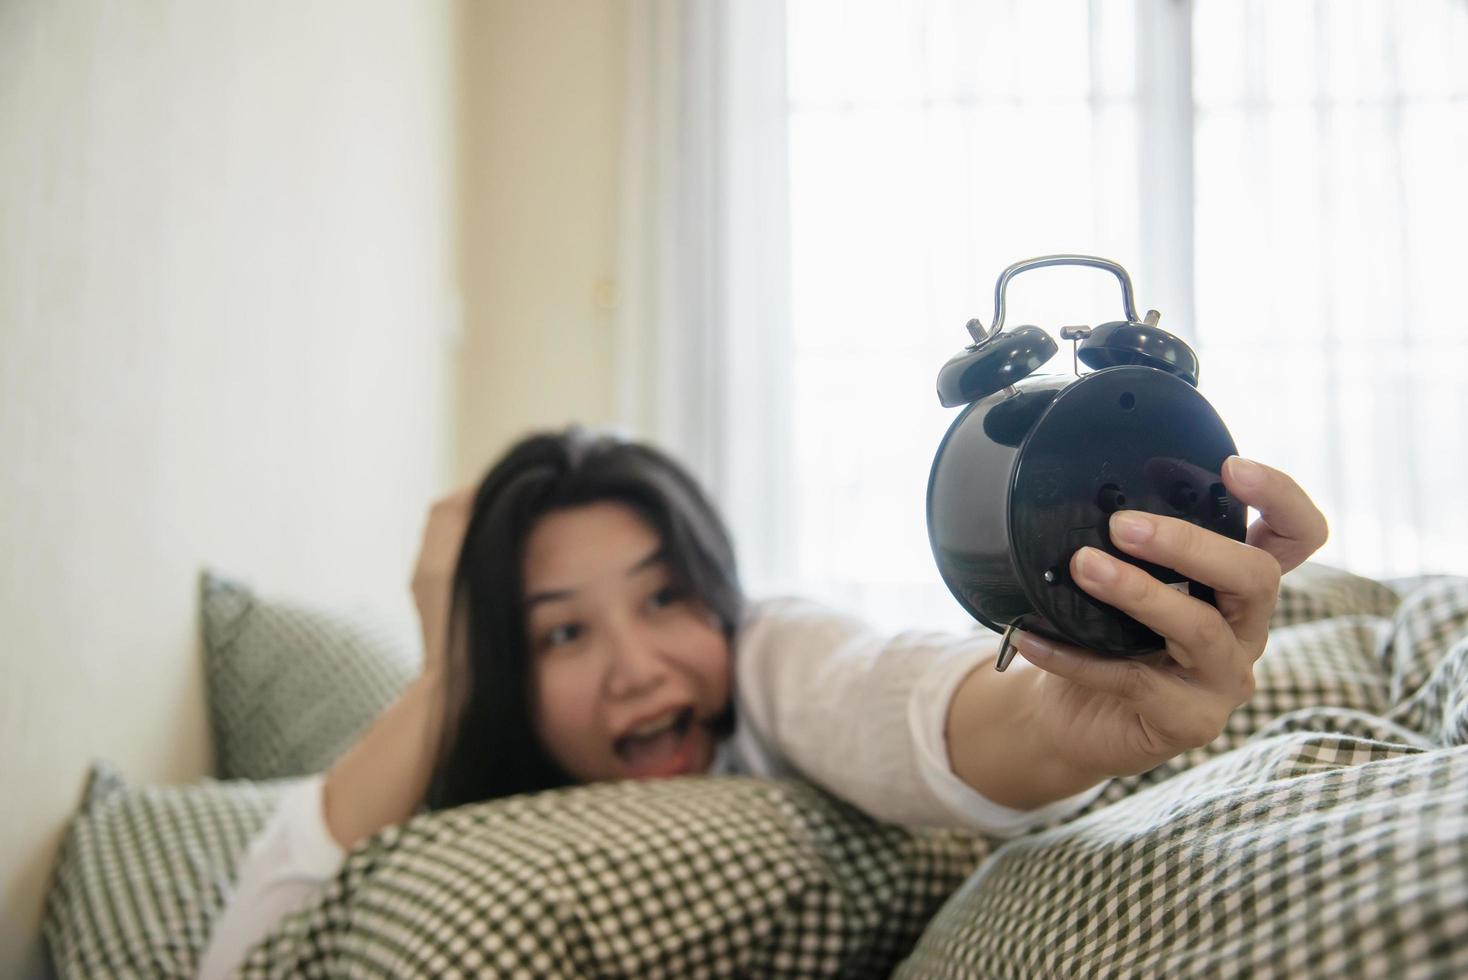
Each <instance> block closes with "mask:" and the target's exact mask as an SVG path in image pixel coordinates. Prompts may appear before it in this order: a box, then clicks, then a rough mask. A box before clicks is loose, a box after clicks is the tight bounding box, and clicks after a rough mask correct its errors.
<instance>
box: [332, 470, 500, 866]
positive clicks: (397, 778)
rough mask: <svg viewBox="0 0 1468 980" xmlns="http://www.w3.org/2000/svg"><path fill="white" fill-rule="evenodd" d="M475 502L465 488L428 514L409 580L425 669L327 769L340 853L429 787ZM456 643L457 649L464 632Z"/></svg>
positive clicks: (392, 819) (403, 814)
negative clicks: (458, 570) (452, 614)
mask: <svg viewBox="0 0 1468 980" xmlns="http://www.w3.org/2000/svg"><path fill="white" fill-rule="evenodd" d="M473 502H474V489H473V488H472V487H471V488H468V489H465V490H461V491H459V492H458V493H455V494H452V495H451V496H448V497H445V498H444V499H443V500H440V501H438V502H437V503H436V504H434V505H433V507H432V508H431V509H430V510H429V512H428V523H427V526H426V528H425V529H424V532H423V545H422V548H421V549H420V551H419V554H418V562H417V565H416V567H415V568H414V570H413V584H412V588H413V600H414V604H415V605H416V606H417V609H418V620H419V624H420V626H421V627H422V632H423V673H422V674H421V675H420V676H419V677H418V678H417V680H415V681H414V682H413V684H412V685H410V686H409V687H408V689H407V690H406V691H404V692H403V694H402V696H401V697H400V698H398V700H397V701H395V702H394V703H393V704H392V705H391V706H390V707H388V709H387V710H386V711H384V712H383V713H382V714H381V715H380V716H379V717H378V719H377V721H376V722H374V723H373V725H372V727H371V728H369V729H368V730H367V732H366V734H364V735H363V736H362V738H361V739H359V740H358V741H357V743H356V744H355V745H353V746H352V748H351V749H349V750H348V751H347V753H346V754H345V755H343V756H342V757H341V759H339V760H338V761H337V763H336V764H335V765H334V766H332V767H331V769H330V770H329V771H328V772H327V774H326V783H325V788H324V790H323V794H322V796H323V801H322V807H323V810H324V816H325V820H326V826H327V828H328V829H329V830H330V832H331V836H332V837H333V838H334V839H335V840H336V842H337V843H338V844H339V845H340V846H341V848H342V849H343V850H351V849H352V847H354V846H355V845H356V844H357V843H358V842H359V841H362V840H364V839H366V838H368V837H371V836H372V835H373V834H375V833H377V832H378V831H379V830H381V829H382V828H384V827H388V826H391V825H393V824H396V823H402V822H403V821H404V820H407V819H408V818H409V817H410V816H412V815H413V813H414V811H416V810H417V809H418V806H419V805H420V804H421V803H422V802H423V798H424V795H425V794H426V793H427V791H428V782H429V779H430V778H431V777H432V774H433V767H434V762H435V760H436V758H437V755H438V750H439V744H440V740H441V737H442V733H443V726H444V715H445V712H446V711H447V710H448V709H447V706H446V691H445V689H444V683H445V677H446V676H447V674H448V671H447V669H446V666H445V661H446V660H447V656H446V653H445V647H446V645H447V643H448V637H449V628H448V627H449V610H450V607H451V605H452V601H453V588H454V566H455V564H456V563H457V562H458V557H459V550H460V547H461V545H462V544H463V540H464V530H465V528H466V527H467V526H468V523H469V514H470V512H471V509H472V507H473ZM457 646H459V647H462V633H460V639H459V641H458V643H457Z"/></svg>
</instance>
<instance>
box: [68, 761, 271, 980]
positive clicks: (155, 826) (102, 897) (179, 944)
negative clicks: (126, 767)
mask: <svg viewBox="0 0 1468 980" xmlns="http://www.w3.org/2000/svg"><path fill="white" fill-rule="evenodd" d="M278 792H279V784H275V783H249V782H235V783H216V782H207V783H203V784H200V785H196V786H153V787H146V788H143V789H138V790H129V789H127V788H126V786H125V785H124V784H123V782H122V779H121V778H120V777H119V776H118V775H117V773H116V772H115V771H114V770H113V769H112V768H111V767H110V766H108V765H107V764H106V763H98V764H96V765H94V766H93V768H92V774H91V777H90V779H89V781H88V786H87V790H86V793H85V796H84V799H83V801H82V806H81V810H80V811H79V812H78V813H77V815H76V816H75V817H74V818H73V819H72V822H71V825H70V827H68V829H67V832H66V837H65V839H64V840H63V842H62V845H61V852H60V854H59V855H58V856H57V859H56V867H55V871H54V872H53V875H52V881H51V889H50V892H49V893H48V895H47V899H46V916H45V925H44V931H45V936H46V943H47V946H48V947H49V948H50V951H51V958H52V961H53V964H54V965H55V967H56V972H57V974H58V975H59V976H61V977H63V978H70V977H77V978H83V977H86V978H90V977H191V976H193V974H194V970H195V968H196V964H197V960H198V956H199V953H200V951H201V950H202V949H203V946H204V942H205V938H206V936H207V935H208V931H209V926H210V923H211V922H213V920H214V918H215V916H216V915H218V913H219V910H220V909H221V908H222V906H223V901H224V895H225V887H226V882H227V879H228V877H229V874H230V872H231V869H233V868H234V867H235V864H236V862H237V861H238V860H239V858H240V856H241V855H242V854H243V853H244V850H245V847H246V846H247V844H248V842H249V840H250V838H251V837H253V836H254V835H255V833H256V832H257V831H258V830H259V829H260V828H261V827H263V826H264V824H265V820H266V818H267V817H268V816H269V814H270V812H271V811H272V810H273V809H274V808H275V800H276V795H277V793H278Z"/></svg>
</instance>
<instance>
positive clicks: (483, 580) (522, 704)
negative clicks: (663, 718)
mask: <svg viewBox="0 0 1468 980" xmlns="http://www.w3.org/2000/svg"><path fill="white" fill-rule="evenodd" d="M602 501H611V502H617V503H622V504H626V505H627V506H629V507H631V508H632V509H633V510H634V511H636V513H637V514H638V515H639V516H640V517H641V518H642V519H643V520H645V521H646V522H647V523H648V525H649V526H650V527H651V528H652V529H653V530H654V531H655V532H656V533H657V535H658V538H659V539H660V542H661V544H662V553H663V556H664V558H665V560H666V561H667V563H668V567H669V570H670V573H671V574H672V576H673V578H674V581H675V583H676V584H677V585H679V586H680V587H681V588H683V589H685V590H687V592H688V593H689V595H690V596H691V597H692V598H693V599H694V600H696V601H698V602H701V603H702V604H703V606H704V607H705V608H706V609H707V610H708V611H709V612H711V613H712V614H713V615H714V616H715V617H716V618H717V619H718V622H719V624H720V626H721V627H722V629H723V631H724V635H725V636H726V638H728V639H729V640H730V641H731V643H732V641H733V637H734V631H735V629H736V627H737V625H738V623H739V617H740V613H741V610H742V606H743V594H742V593H741V591H740V588H739V578H738V574H737V571H736V568H735V563H734V548H733V545H732V543H731V542H730V539H729V533H728V531H727V530H726V529H725V527H724V523H723V521H722V520H721V519H720V518H719V515H718V513H717V512H716V511H715V510H714V507H713V505H712V504H711V503H710V502H709V500H708V498H707V497H706V496H705V495H704V493H703V491H702V490H700V489H699V487H698V484H697V483H696V482H695V481H694V480H693V478H692V477H691V476H689V474H688V473H687V472H686V471H685V470H684V469H683V468H682V467H680V466H679V465H678V464H677V463H675V462H674V461H673V460H672V459H670V458H669V457H668V456H666V455H664V454H663V453H661V452H659V451H657V450H656V449H653V448H652V447H650V446H647V445H644V444H641V443H636V442H629V441H626V440H622V439H619V438H617V437H615V436H610V435H605V434H595V433H589V432H587V431H585V430H582V429H578V428H572V429H568V430H566V431H564V432H557V433H543V434H537V435H532V436H529V437H527V438H525V439H522V440H521V441H520V442H519V443H517V444H516V445H514V446H513V447H511V449H510V450H509V451H508V452H507V453H506V454H505V455H504V456H503V457H501V459H500V460H499V462H497V463H496V464H495V465H494V466H493V467H491V468H490V470H489V472H488V473H487V474H486V475H485V477H484V479H483V481H482V482H481V483H480V485H479V489H478V491H477V493H476V494H475V497H474V508H473V512H472V514H471V516H470V518H469V525H468V528H467V530H466V531H465V533H464V543H463V546H462V549H461V550H460V553H459V561H458V565H457V566H456V568H455V570H454V603H453V609H454V612H453V614H452V616H451V618H450V624H449V631H448V634H449V635H448V644H449V645H448V654H449V655H448V657H447V667H448V674H447V682H446V684H445V690H446V692H447V693H446V699H447V703H446V705H445V717H446V719H447V723H446V725H445V731H444V738H443V742H442V744H441V746H440V749H439V753H438V759H437V761H436V764H435V766H434V772H433V775H432V777H431V779H430V782H429V786H428V793H427V799H426V803H427V805H428V807H429V808H430V809H433V810H439V809H444V808H446V807H452V806H458V805H460V804H464V803H471V802H476V801H479V800H488V799H494V798H497V797H501V796H510V795H513V794H516V793H529V792H535V791H538V790H543V789H551V788H554V787H557V786H565V785H569V784H570V783H572V782H574V781H575V780H573V779H572V778H571V777H570V776H569V775H568V774H567V773H566V772H565V770H564V769H562V768H561V767H560V766H559V765H557V764H556V762H555V761H554V760H553V759H552V758H551V757H550V754H549V752H547V751H546V749H545V747H544V746H543V745H542V744H541V741H540V739H539V738H538V737H537V736H536V734H535V730H534V724H533V723H534V719H533V717H532V709H531V701H532V697H531V696H532V693H533V692H532V689H531V686H532V680H533V675H532V670H531V657H530V645H529V640H528V637H527V635H526V623H525V605H524V598H525V597H524V582H523V581H522V579H523V575H522V564H523V561H524V554H525V541H526V538H527V537H528V536H529V534H530V531H531V529H532V528H533V527H534V526H535V523H536V521H537V520H539V518H540V517H542V516H543V515H545V514H547V513H549V512H551V511H555V510H561V509H565V508H569V507H577V506H581V505H584V504H591V503H597V502H602ZM460 631H463V635H464V640H465V641H466V642H465V643H464V644H463V645H460V644H459V643H458V642H457V640H458V635H459V632H460ZM465 649H467V654H468V655H467V657H466V656H462V655H460V656H455V655H454V653H455V651H456V650H465ZM731 720H732V715H729V717H727V718H726V719H724V725H725V728H726V729H727V727H728V725H729V724H730V723H731Z"/></svg>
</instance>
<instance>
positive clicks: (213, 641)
mask: <svg viewBox="0 0 1468 980" xmlns="http://www.w3.org/2000/svg"><path fill="white" fill-rule="evenodd" d="M200 600H201V611H202V618H203V623H204V647H205V658H206V659H205V673H206V675H207V685H208V690H209V715H210V720H211V724H212V726H213V729H214V746H215V755H216V775H218V776H219V777H220V778H221V779H277V778H284V777H288V776H304V775H309V774H311V773H316V772H320V771H322V770H323V769H326V768H327V767H329V766H330V765H331V764H332V762H334V761H335V760H336V758H337V756H339V755H340V754H341V753H342V752H344V751H346V750H347V749H348V748H349V747H350V746H351V745H352V743H353V742H354V741H356V739H357V736H358V735H359V734H361V732H362V730H363V729H365V728H366V727H367V726H368V725H369V724H370V723H371V722H372V720H373V719H374V718H376V717H377V715H378V714H379V713H381V711H382V709H383V708H385V707H387V705H388V704H390V703H391V702H392V701H393V700H394V699H395V698H396V697H397V696H398V695H399V694H400V693H401V692H402V690H403V688H405V687H406V686H407V685H408V683H409V682H410V681H411V680H412V679H413V677H414V676H415V675H416V674H417V672H418V669H419V662H420V656H421V655H420V652H419V643H418V641H417V640H416V639H415V634H414V632H413V624H412V623H411V622H410V621H408V620H407V619H401V618H393V617H391V616H388V615H385V614H382V613H378V612H373V611H368V610H357V611H350V612H349V611H344V610H333V609H327V608H319V607H313V606H309V605H305V604H302V603H295V602H286V601H278V600H273V599H267V598H262V597H260V596H258V595H256V594H255V593H254V592H253V591H252V590H251V589H250V588H249V587H248V586H246V585H243V584H241V583H239V582H234V581H231V580H229V579H225V578H221V577H219V576H216V575H213V574H211V573H208V572H206V573H205V574H204V576H203V578H202V580H201V596H200Z"/></svg>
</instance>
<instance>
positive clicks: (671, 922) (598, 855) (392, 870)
mask: <svg viewBox="0 0 1468 980" xmlns="http://www.w3.org/2000/svg"><path fill="white" fill-rule="evenodd" d="M281 786H282V784H281V783H279V782H273V783H253V782H244V781H241V782H230V783H219V782H206V783H202V784H198V785H194V786H180V787H152V788H145V789H141V790H128V789H126V788H125V787H123V786H122V785H121V782H120V780H118V779H117V777H116V775H115V773H113V772H112V771H111V769H110V768H109V767H107V766H106V765H105V764H99V765H98V766H96V767H95V769H94V774H93V777H92V780H91V787H90V788H89V790H88V793H87V799H86V801H85V802H84V803H83V805H82V808H81V811H80V812H79V813H78V814H77V816H76V817H75V819H74V820H73V821H72V824H71V826H70V828H69V829H68V831H67V834H66V838H65V840H64V842H63V844H62V849H61V853H60V856H59V858H58V863H57V868H56V871H55V873H54V876H53V883H52V888H51V892H50V895H49V897H48V901H47V912H46V921H45V934H46V938H47V942H48V944H49V946H50V948H51V951H52V957H53V960H54V962H55V966H56V968H57V973H58V975H59V976H60V977H61V978H62V980H70V978H83V977H86V978H90V977H116V976H140V977H163V978H172V977H178V978H184V977H192V976H193V974H194V971H195V969H196V968H197V963H198V958H199V956H200V955H201V954H202V951H203V948H204V946H205V944H206V941H207V936H208V931H209V927H210V924H211V923H212V922H213V921H214V919H215V918H216V917H217V916H218V914H219V911H220V909H221V908H222V906H223V901H224V896H225V894H226V891H227V882H228V880H229V879H230V878H232V877H233V874H234V869H235V867H236V864H237V862H238V861H239V859H240V857H241V855H242V854H243V852H244V850H245V848H246V846H247V845H248V841H249V839H250V837H251V836H252V835H253V834H255V833H256V832H257V831H258V830H259V828H260V827H262V826H263V825H264V822H265V820H266V819H267V817H268V815H269V813H270V812H271V811H272V810H273V808H274V806H275V801H276V798H277V795H278V793H279V791H280V789H281ZM988 846H989V845H988V843H987V842H986V841H985V840H984V839H983V838H979V837H974V836H971V835H967V834H961V833H956V832H944V831H908V830H903V829H901V828H897V827H893V826H889V825H885V824H879V823H876V822H874V821H872V820H871V819H869V818H867V817H866V816H864V815H862V814H861V813H859V812H858V811H856V810H855V809H853V808H851V807H849V806H847V805H845V804H843V803H841V802H839V801H837V800H835V799H833V798H831V797H829V796H827V795H825V794H823V793H821V792H820V791H818V790H816V789H814V788H812V787H810V786H806V785H804V784H799V783H774V782H766V781H760V780H754V779H748V778H716V777H715V778H709V777H691V778H685V779H673V780H661V781H656V782H650V783H632V782H628V783H602V784H598V785H595V786H587V787H579V788H573V789H568V790H562V791H556V792H551V793H543V794H538V795H533V796H522V797H514V798H510V799H505V800H498V801H494V802H489V803H480V804H474V805H471V806H466V807H460V808H457V809H454V810H446V811H442V812H439V813H429V814H424V815H422V816H419V817H417V818H415V819H413V820H412V821H410V822H409V823H407V824H406V825H403V826H398V827H392V828H389V829H388V830H386V831H384V832H383V833H381V834H379V835H378V836H377V837H374V838H372V839H371V840H369V841H367V842H365V843H364V844H363V845H362V846H360V847H358V848H356V849H355V850H353V851H352V852H351V853H350V854H349V855H348V856H347V860H346V864H345V866H344V867H343V869H342V871H341V873H340V874H339V875H338V876H337V877H336V878H335V879H333V880H332V881H330V882H328V883H327V885H326V886H325V888H324V889H323V890H322V893H321V894H320V895H319V896H318V897H317V899H316V900H315V901H313V902H310V903H308V904H307V906H306V907H305V908H304V909H303V910H302V911H300V912H298V913H296V914H295V915H293V916H290V917H288V918H287V919H286V920H285V921H284V922H283V923H282V924H281V925H280V927H278V928H277V929H276V930H275V931H274V932H273V933H272V934H271V935H270V936H269V937H267V938H266V939H265V940H264V941H263V943H262V944H261V945H260V946H258V947H256V949H255V950H254V951H253V953H252V955H251V958H250V960H249V964H248V966H247V968H246V969H245V971H244V975H245V976H247V977H248V976H257V975H269V976H272V977H280V976H303V975H316V976H338V975H346V974H350V975H354V976H381V977H412V976H435V977H439V976H452V975H455V974H456V973H457V974H458V975H464V976H473V975H485V974H492V975H505V976H509V975H516V976H520V975H524V976H566V975H577V976H602V977H617V976H623V977H655V976H669V977H682V976H689V975H717V976H727V975H744V976H768V977H780V976H803V977H805V976H828V977H848V976H885V975H886V974H887V972H888V971H890V970H891V968H892V967H893V966H894V965H895V964H896V963H897V962H898V961H899V960H900V959H901V958H902V956H904V955H905V954H906V953H907V952H908V951H909V950H910V949H911V948H912V945H913V943H914V942H916V940H917V937H918V934H919V933H920V932H921V931H922V929H923V927H924V926H925V925H926V923H927V921H928V919H929V918H930V917H931V916H932V914H933V913H934V912H935V911H936V910H937V909H938V907H939V906H940V905H941V904H942V902H943V900H944V899H945V898H946V897H947V896H948V895H949V894H950V893H951V892H952V891H953V889H955V888H957V887H958V885H959V884H960V883H962V881H963V880H964V878H965V877H966V876H967V875H968V874H969V873H970V872H971V871H972V870H973V869H974V867H975V866H976V865H977V864H978V862H979V860H980V859H981V858H982V857H983V855H984V854H985V853H987V851H988ZM517 969H518V970H520V971H521V972H519V973H517V972H515V971H516V970H517Z"/></svg>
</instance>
